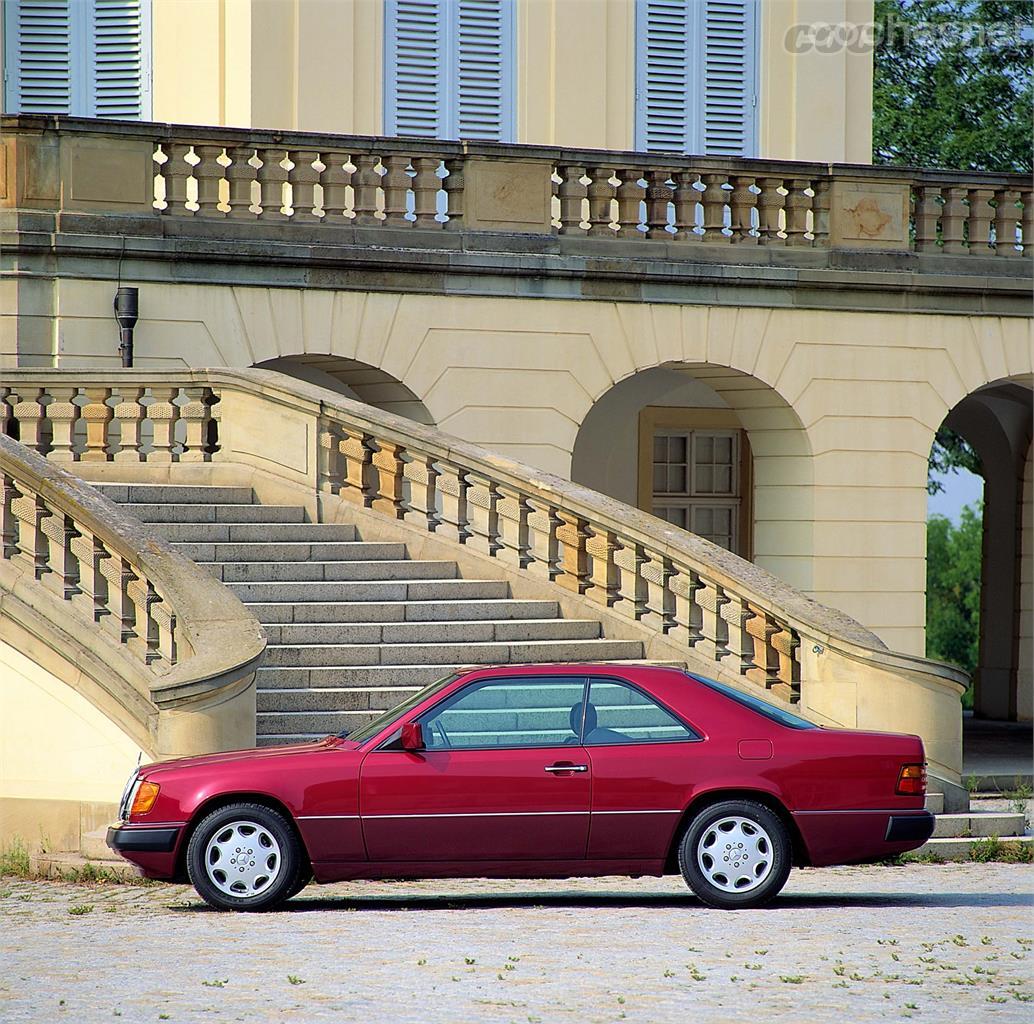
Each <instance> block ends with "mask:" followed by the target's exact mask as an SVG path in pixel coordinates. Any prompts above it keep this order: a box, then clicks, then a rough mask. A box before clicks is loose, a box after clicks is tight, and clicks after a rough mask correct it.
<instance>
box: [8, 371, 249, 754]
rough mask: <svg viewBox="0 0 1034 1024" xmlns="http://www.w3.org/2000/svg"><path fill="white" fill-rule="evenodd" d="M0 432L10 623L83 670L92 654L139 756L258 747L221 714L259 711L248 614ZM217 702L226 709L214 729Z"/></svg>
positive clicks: (121, 515) (95, 494) (159, 543)
mask: <svg viewBox="0 0 1034 1024" xmlns="http://www.w3.org/2000/svg"><path fill="white" fill-rule="evenodd" d="M6 390H7V389H6V388H0V394H2V393H5V392H6ZM63 394H64V392H62V395H63ZM52 407H53V408H54V412H55V413H56V412H57V411H58V406H57V405H54V406H52ZM59 422H60V421H58V420H57V419H56V418H55V419H53V420H52V423H53V424H54V425H58V424H59ZM66 422H67V421H66ZM5 433H7V432H6V431H0V604H2V605H3V608H4V614H5V616H6V615H10V616H12V617H13V618H15V619H21V620H22V625H25V624H26V623H29V622H31V623H32V625H30V626H29V628H30V631H31V632H34V633H37V634H39V633H40V632H41V631H42V632H44V633H45V634H46V635H44V636H42V637H41V639H42V640H43V641H44V642H48V641H50V642H54V641H57V642H56V647H57V649H58V653H59V654H61V655H62V656H64V657H65V658H70V659H71V660H72V661H73V663H78V665H79V667H80V669H82V670H84V671H85V672H87V673H88V672H89V668H90V664H91V661H92V658H93V656H95V655H99V656H100V664H101V671H99V672H94V673H93V674H94V676H95V678H94V679H93V685H94V686H95V687H96V688H97V689H98V690H100V691H103V693H104V694H105V695H106V696H107V697H108V698H111V700H105V702H104V703H105V704H106V705H109V706H110V705H111V704H112V701H113V702H114V705H115V710H114V712H113V717H115V718H116V719H118V720H120V724H122V725H123V726H124V727H126V729H127V731H128V732H129V733H130V734H131V735H132V736H133V737H134V738H135V739H136V740H137V741H138V742H139V743H140V745H141V746H142V747H144V749H146V750H148V751H150V752H153V753H155V754H158V755H163V754H164V755H170V754H184V753H188V752H193V751H201V750H211V749H213V748H214V749H225V748H229V747H233V746H240V745H242V744H247V743H253V742H254V715H252V716H251V719H250V721H249V720H248V719H247V716H245V718H244V720H243V727H242V723H241V722H239V721H237V719H238V718H239V717H240V716H234V715H232V714H228V712H229V711H230V707H231V705H233V704H234V702H235V701H236V706H237V707H240V706H241V702H242V701H243V702H244V703H246V702H247V700H248V699H250V701H251V705H252V707H253V706H254V689H253V680H254V673H255V668H256V667H257V664H258V662H259V660H260V658H261V656H262V653H263V651H264V649H265V639H264V637H263V636H262V632H261V628H260V627H259V624H258V622H257V621H256V620H255V618H254V617H253V616H252V615H251V614H250V613H249V612H247V611H246V610H245V608H244V607H243V605H241V603H240V602H239V601H238V600H237V598H236V597H235V596H234V595H233V594H232V593H230V591H228V590H227V589H226V588H224V587H222V586H221V585H220V584H218V583H217V582H216V581H215V580H214V579H212V578H211V577H209V576H208V575H207V574H205V573H204V572H203V571H202V570H200V569H198V567H197V566H196V565H194V563H193V562H191V561H189V560H188V559H186V558H184V557H183V556H182V555H179V554H178V553H177V552H175V551H174V550H173V549H172V548H171V547H170V546H169V545H168V544H167V543H166V542H165V541H164V540H163V539H162V538H161V537H160V536H159V535H158V534H157V533H156V532H155V531H154V530H152V529H150V528H148V527H146V526H144V525H143V524H142V523H140V522H139V521H138V520H137V519H135V518H134V517H133V516H131V515H128V514H127V513H126V512H125V511H124V510H122V509H120V508H119V507H118V506H117V505H115V504H114V503H113V502H111V501H109V500H108V499H107V498H106V497H104V495H103V494H101V493H100V492H99V491H97V490H96V489H94V488H93V487H91V486H89V485H88V484H86V483H84V482H83V481H82V480H81V479H79V478H78V477H76V476H73V475H72V474H71V473H68V472H67V471H65V470H64V469H62V468H61V467H60V466H59V465H55V460H53V459H52V458H51V459H47V458H43V457H41V455H40V454H38V451H37V450H34V449H38V448H39V447H40V446H39V444H38V443H34V442H33V438H32V432H31V430H27V431H26V439H27V440H28V441H29V445H28V446H27V445H25V444H21V443H18V442H17V441H16V440H14V439H13V438H11V437H9V436H4V434H5ZM58 434H60V429H59V430H58ZM50 454H51V455H53V454H54V452H53V451H51V453H50ZM14 604H17V605H18V607H17V608H15V607H14ZM62 605H63V606H64V607H63V608H62V607H61V606H62ZM26 613H28V617H26ZM41 623H42V626H41ZM70 638H71V642H69V639H70ZM96 677H99V678H96ZM214 706H220V707H221V708H222V709H223V710H222V711H221V712H220V713H219V714H218V715H216V716H215V719H213V716H212V708H213V707H214ZM197 712H201V716H200V717H199V716H198V715H197V714H196V713H197ZM249 737H250V738H249Z"/></svg>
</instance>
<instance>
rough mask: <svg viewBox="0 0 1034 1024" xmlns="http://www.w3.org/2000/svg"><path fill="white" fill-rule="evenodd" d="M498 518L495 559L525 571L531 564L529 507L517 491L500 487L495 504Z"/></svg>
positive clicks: (503, 486) (526, 500)
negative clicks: (497, 540)
mask: <svg viewBox="0 0 1034 1024" xmlns="http://www.w3.org/2000/svg"><path fill="white" fill-rule="evenodd" d="M496 512H497V514H498V516H499V544H500V546H499V553H498V554H497V555H496V557H497V558H498V559H499V560H500V561H501V562H505V563H506V564H507V565H512V566H513V567H514V568H517V569H526V568H527V567H528V565H529V564H530V562H531V559H532V555H531V536H530V530H529V527H528V517H529V516H530V515H531V505H529V504H528V499H527V498H526V497H525V496H524V495H523V494H522V493H521V492H520V491H518V490H516V489H515V488H512V487H507V486H505V485H501V486H500V487H499V500H498V502H497V504H496Z"/></svg>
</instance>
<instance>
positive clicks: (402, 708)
mask: <svg viewBox="0 0 1034 1024" xmlns="http://www.w3.org/2000/svg"><path fill="white" fill-rule="evenodd" d="M461 675H462V673H461V672H451V673H450V674H449V675H447V676H442V678H441V679H436V680H435V681H434V682H433V683H429V684H428V685H427V686H425V687H424V688H423V689H422V690H417V691H416V693H414V694H411V695H410V696H408V697H407V698H406V699H405V700H404V701H402V703H401V704H396V705H395V707H393V708H392V709H391V710H390V711H385V712H384V714H383V715H378V716H377V717H376V718H375V719H374V720H373V721H372V722H368V723H367V724H366V725H364V726H361V727H360V728H358V729H356V731H355V732H352V733H350V732H349V731H348V730H347V729H344V730H342V731H341V732H339V733H338V736H339V737H341V739H346V738H347V739H350V740H353V741H355V742H356V743H364V742H365V741H366V740H368V739H369V738H370V737H371V736H376V735H377V733H379V732H380V731H381V729H384V728H386V727H387V726H389V725H391V723H392V722H393V721H394V720H395V719H396V718H399V717H400V716H401V715H404V714H405V713H406V712H407V711H408V710H409V709H410V708H415V707H416V706H417V704H419V703H420V702H421V701H422V700H424V698H425V697H430V696H431V694H432V693H435V692H436V691H437V690H441V689H442V688H443V687H446V686H448V685H449V683H451V682H452V681H453V680H454V679H458V678H459V677H460V676H461Z"/></svg>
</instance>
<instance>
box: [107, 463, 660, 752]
mask: <svg viewBox="0 0 1034 1024" xmlns="http://www.w3.org/2000/svg"><path fill="white" fill-rule="evenodd" d="M98 486H99V488H100V490H102V491H103V492H104V493H105V494H106V495H107V496H108V497H109V498H111V499H112V500H113V501H116V502H119V503H121V504H123V505H126V506H127V507H128V509H129V511H131V512H132V514H133V515H135V516H136V517H137V518H138V519H140V520H142V521H143V522H145V523H149V524H152V525H153V526H154V527H155V528H157V529H158V530H159V531H160V532H161V533H162V534H164V536H165V537H166V538H167V539H168V540H169V541H170V543H172V544H173V545H174V546H175V547H176V548H177V549H178V550H179V551H180V552H182V553H183V554H184V555H186V556H187V557H188V558H191V559H193V560H194V561H195V562H197V563H198V564H200V565H203V566H205V567H206V568H207V569H208V570H209V571H210V572H211V573H212V574H213V575H214V576H215V577H216V578H217V579H219V580H221V581H222V582H223V583H225V584H226V585H227V586H228V587H229V588H230V589H231V590H232V591H233V592H234V593H235V594H237V596H238V597H239V598H240V599H241V601H242V602H243V603H244V604H245V606H246V607H248V608H249V609H250V610H251V611H252V612H253V613H254V615H255V616H256V617H257V618H258V620H259V621H260V622H261V623H262V625H263V628H264V629H265V631H266V634H267V636H268V638H269V645H268V648H267V652H266V657H265V660H264V661H263V664H262V667H261V668H260V669H259V670H258V680H257V691H258V692H257V700H258V723H257V733H258V743H259V745H261V746H268V745H271V744H274V743H285V742H297V741H302V740H306V739H311V738H314V737H319V736H325V735H326V734H327V733H331V732H340V731H341V730H342V729H355V728H356V727H358V726H360V725H362V724H363V723H365V722H367V721H369V720H370V719H371V718H372V717H373V716H374V715H375V714H377V713H379V712H381V711H384V710H386V709H388V708H390V707H392V706H394V705H395V704H397V703H398V702H399V701H401V700H402V699H404V698H405V697H406V696H407V695H408V694H409V693H411V692H413V690H415V689H417V688H418V687H421V686H424V685H426V684H427V683H430V682H433V681H434V680H435V679H438V678H440V677H441V676H443V675H446V674H447V673H449V672H452V671H454V670H456V669H459V668H462V667H465V666H469V665H484V664H503V663H506V664H509V663H513V664H518V663H522V662H550V661H567V662H570V661H621V660H641V659H642V658H643V648H642V644H641V643H640V642H639V641H637V640H608V639H605V638H604V637H603V636H602V627H601V625H600V623H599V622H596V621H594V620H591V619H564V618H562V617H561V613H560V609H559V607H558V605H557V603H556V602H555V601H538V600H516V599H514V598H513V597H511V595H510V587H509V584H508V583H507V582H506V581H503V580H473V579H462V578H460V575H459V570H458V567H457V565H456V563H455V562H452V561H444V560H443V561H417V560H413V559H410V558H409V557H408V554H407V551H406V546H405V545H404V544H401V543H371V542H366V541H363V540H361V539H360V538H359V537H358V534H357V530H356V528H355V527H354V526H351V525H338V524H324V523H311V522H308V521H307V520H306V514H305V510H304V509H303V508H302V507H301V506H290V505H262V504H258V503H256V502H255V500H254V495H253V494H252V491H251V490H250V488H246V487H219V486H200V485H174V484H113V483H109V484H99V485H98Z"/></svg>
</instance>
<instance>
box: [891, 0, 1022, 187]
mask: <svg viewBox="0 0 1034 1024" xmlns="http://www.w3.org/2000/svg"><path fill="white" fill-rule="evenodd" d="M1032 25H1034V7H1032V5H1031V4H1030V2H1029V0H1012V2H1010V0H876V30H877V34H876V41H877V42H876V50H875V54H874V72H873V159H874V161H875V162H876V163H881V164H903V165H908V166H917V167H950V168H957V169H960V170H985V171H1030V170H1031V167H1032V151H1034V128H1032V124H1034V122H1032V116H1031V114H1032V100H1034V91H1032V84H1031V83H1032V75H1031V63H1032V59H1034V31H1032Z"/></svg>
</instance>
